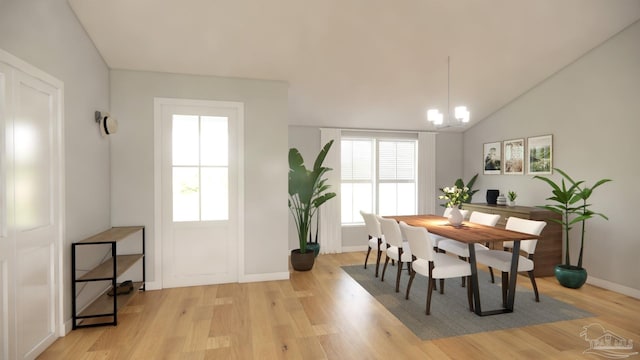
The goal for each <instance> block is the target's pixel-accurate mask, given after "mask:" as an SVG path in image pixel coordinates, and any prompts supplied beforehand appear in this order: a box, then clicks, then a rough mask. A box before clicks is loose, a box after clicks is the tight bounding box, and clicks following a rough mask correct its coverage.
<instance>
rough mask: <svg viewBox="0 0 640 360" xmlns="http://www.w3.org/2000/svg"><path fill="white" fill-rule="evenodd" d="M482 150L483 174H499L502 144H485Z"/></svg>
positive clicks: (498, 142)
mask: <svg viewBox="0 0 640 360" xmlns="http://www.w3.org/2000/svg"><path fill="white" fill-rule="evenodd" d="M482 148H483V151H482V154H483V156H484V157H483V160H484V165H483V168H484V174H485V175H497V174H500V172H501V170H502V144H500V141H497V142H491V143H486V144H484V145H483V146H482Z"/></svg>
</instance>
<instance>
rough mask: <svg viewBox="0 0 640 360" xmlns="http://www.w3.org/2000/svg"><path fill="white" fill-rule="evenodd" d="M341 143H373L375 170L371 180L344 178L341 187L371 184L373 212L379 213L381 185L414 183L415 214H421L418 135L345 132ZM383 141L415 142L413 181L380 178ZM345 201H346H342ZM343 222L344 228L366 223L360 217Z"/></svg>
mask: <svg viewBox="0 0 640 360" xmlns="http://www.w3.org/2000/svg"><path fill="white" fill-rule="evenodd" d="M340 140H341V141H343V140H370V141H372V150H371V151H372V154H373V157H372V158H373V162H372V166H373V169H371V179H370V180H343V179H342V178H341V179H340V186H341V187H342V184H345V183H348V184H357V183H366V184H371V186H372V190H371V191H372V194H371V196H372V211H373V212H374V213H376V214H377V213H379V209H380V204H379V199H380V184H383V183H392V184H399V183H413V184H414V187H415V194H416V196H415V199H414V212H415V213H416V214H417V213H418V212H419V209H420V204H419V201H418V197H419V194H420V171H419V169H420V167H419V157H420V155H419V154H420V148H419V146H420V142H419V139H418V136H417V133H383V132H348V131H344V132H343V133H342V136H341V139H340ZM381 141H391V142H404V141H411V142H414V149H415V158H414V165H413V168H414V174H415V176H414V178H413V180H399V179H393V180H381V179H380V178H379V169H380V156H379V143H380V142H381ZM342 201H344V199H343V200H342ZM405 215H410V214H405ZM340 220H341V225H342V226H352V225H362V224H363V223H364V221H363V220H362V219H361V218H359V217H354V218H353V219H352V220H353V221H352V222H343V221H342V219H340Z"/></svg>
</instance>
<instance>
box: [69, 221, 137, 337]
mask: <svg viewBox="0 0 640 360" xmlns="http://www.w3.org/2000/svg"><path fill="white" fill-rule="evenodd" d="M139 231H141V232H142V233H141V235H142V253H141V254H122V255H118V254H117V243H118V242H120V241H122V240H124V239H127V238H128V237H129V236H130V235H133V234H135V233H137V232H139ZM87 245H88V246H91V245H109V246H110V247H111V257H110V258H109V259H107V260H106V261H104V262H102V263H100V264H99V265H98V266H96V267H94V268H93V269H91V270H90V271H89V272H87V273H86V274H84V275H82V276H80V277H76V271H77V269H76V251H77V247H78V246H87ZM145 251H146V241H145V227H144V226H121V227H112V228H111V229H108V230H106V231H103V232H101V233H98V234H96V235H93V236H91V237H89V238H87V239H84V240H82V241H78V242H76V243H73V244H72V246H71V266H72V269H71V276H72V279H71V280H72V281H71V287H72V293H73V294H72V295H73V298H72V299H73V301H72V303H73V304H72V311H73V313H72V317H73V319H72V320H73V329H74V330H75V329H77V328H84V327H96V326H105V325H113V326H116V325H118V309H120V308H122V307H123V306H124V305H126V304H127V303H128V302H129V301H130V300H131V299H132V298H133V296H135V295H136V294H137V293H138V292H139V291H146V257H145ZM138 263H141V264H142V281H137V282H134V283H133V291H131V293H129V294H121V295H117V294H116V295H114V296H109V295H108V294H107V293H108V290H109V288H107V289H106V290H104V291H103V292H102V294H100V296H98V297H97V298H96V299H95V300H93V301H92V302H91V303H90V304H89V305H87V306H86V307H85V308H84V309H83V310H82V311H81V312H80V313H78V308H77V284H78V283H86V282H99V281H110V282H111V288H113V289H116V288H117V280H118V277H119V276H120V275H122V274H123V273H125V272H126V271H127V270H128V269H130V268H131V267H133V266H135V265H136V264H138ZM101 318H111V320H112V321H108V320H107V321H104V320H103V321H100V320H99V319H101Z"/></svg>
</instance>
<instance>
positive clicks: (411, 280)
mask: <svg viewBox="0 0 640 360" xmlns="http://www.w3.org/2000/svg"><path fill="white" fill-rule="evenodd" d="M415 277H416V272H415V271H413V269H412V270H411V275H409V283H408V284H407V295H405V297H404V298H405V299H407V300H409V291H410V290H411V284H413V278H415Z"/></svg>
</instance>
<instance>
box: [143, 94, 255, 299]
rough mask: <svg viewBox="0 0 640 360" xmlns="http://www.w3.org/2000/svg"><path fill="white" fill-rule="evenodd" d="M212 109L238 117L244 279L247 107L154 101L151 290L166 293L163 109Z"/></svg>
mask: <svg viewBox="0 0 640 360" xmlns="http://www.w3.org/2000/svg"><path fill="white" fill-rule="evenodd" d="M163 105H175V106H211V107H226V108H233V109H235V110H236V111H237V113H238V138H237V145H238V164H237V166H238V184H237V186H238V199H237V201H238V207H237V209H238V210H237V214H236V216H237V219H238V221H237V222H236V224H237V232H236V233H237V235H238V269H237V274H238V279H239V280H240V279H243V278H244V104H243V103H241V102H233V101H214V100H191V99H178V98H154V99H153V133H154V134H153V135H154V141H153V144H154V145H153V147H154V149H153V150H154V151H153V152H154V182H153V190H154V202H155V205H154V233H155V236H154V239H153V242H154V246H155V252H154V259H153V260H154V261H153V266H154V274H155V276H154V279H153V281H150V282H147V289H148V290H157V289H162V275H163V273H162V243H163V240H162V106H163Z"/></svg>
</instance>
